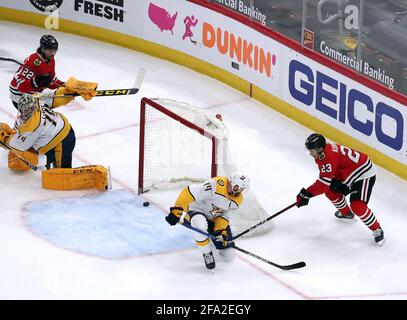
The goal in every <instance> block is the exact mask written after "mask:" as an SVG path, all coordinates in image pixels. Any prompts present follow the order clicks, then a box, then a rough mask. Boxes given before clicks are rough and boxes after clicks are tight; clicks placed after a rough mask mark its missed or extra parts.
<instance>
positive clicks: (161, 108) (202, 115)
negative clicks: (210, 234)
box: [138, 98, 271, 236]
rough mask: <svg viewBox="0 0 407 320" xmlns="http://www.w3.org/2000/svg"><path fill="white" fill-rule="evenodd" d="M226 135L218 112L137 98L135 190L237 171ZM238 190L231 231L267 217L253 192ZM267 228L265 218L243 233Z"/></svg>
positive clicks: (239, 229)
mask: <svg viewBox="0 0 407 320" xmlns="http://www.w3.org/2000/svg"><path fill="white" fill-rule="evenodd" d="M228 138H229V130H228V128H227V127H226V125H225V123H224V122H223V121H222V120H221V116H219V115H212V114H210V113H209V112H207V111H205V110H202V109H199V108H197V107H194V106H192V105H190V104H188V103H185V102H180V101H174V100H169V99H164V98H150V99H148V98H143V99H142V100H141V106H140V144H139V181H138V193H139V194H141V193H144V192H146V191H149V190H152V189H156V190H163V189H169V188H175V187H183V186H186V185H189V184H191V183H199V182H203V181H205V180H207V179H209V178H211V177H215V176H219V175H224V176H228V175H229V174H230V173H232V172H234V171H238V170H237V168H236V166H235V164H234V162H233V159H232V157H231V152H230V150H229V146H228ZM243 196H244V201H243V203H242V205H241V207H240V208H239V209H238V210H236V211H234V212H233V213H232V214H231V215H230V216H231V221H230V224H231V228H232V230H233V232H234V234H237V233H239V232H241V231H243V230H245V229H247V228H249V227H251V226H253V225H254V224H256V223H258V222H260V221H262V220H264V219H266V218H267V217H268V214H267V213H266V211H265V210H264V209H263V208H262V207H261V205H260V204H259V202H258V201H257V199H256V197H255V196H254V194H253V192H251V191H250V190H245V191H244V192H243ZM174 201H175V199H174ZM270 229H271V223H269V222H268V223H266V224H264V225H263V226H261V227H259V228H256V229H255V230H254V231H253V232H249V233H248V234H247V235H248V236H250V235H253V234H258V233H261V232H265V231H268V230H270Z"/></svg>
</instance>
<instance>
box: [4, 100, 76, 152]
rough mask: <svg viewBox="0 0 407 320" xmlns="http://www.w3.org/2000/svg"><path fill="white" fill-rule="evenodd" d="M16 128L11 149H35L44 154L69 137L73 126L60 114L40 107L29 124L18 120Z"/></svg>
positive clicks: (10, 144) (11, 140)
mask: <svg viewBox="0 0 407 320" xmlns="http://www.w3.org/2000/svg"><path fill="white" fill-rule="evenodd" d="M15 128H16V129H17V134H15V135H13V136H12V138H11V139H10V141H9V146H10V147H11V148H13V149H16V150H18V151H26V150H28V149H30V148H34V149H35V150H37V151H39V152H40V153H43V154H44V153H47V152H48V151H49V150H51V149H52V148H54V147H55V146H56V145H57V144H58V143H60V142H61V141H62V140H63V139H64V138H65V137H66V136H67V135H68V133H69V130H70V129H71V125H70V124H69V122H68V120H67V119H66V118H65V117H64V116H63V115H62V114H60V113H59V112H55V111H53V110H51V109H49V108H47V107H44V106H40V107H39V108H37V109H36V110H35V111H34V113H33V114H32V116H31V117H30V119H29V120H28V121H27V122H22V121H20V120H19V119H17V121H16V123H15Z"/></svg>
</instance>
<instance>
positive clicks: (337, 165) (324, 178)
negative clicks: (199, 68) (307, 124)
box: [307, 143, 377, 196]
mask: <svg viewBox="0 0 407 320" xmlns="http://www.w3.org/2000/svg"><path fill="white" fill-rule="evenodd" d="M315 162H316V164H317V165H318V168H319V178H318V179H317V181H315V183H314V184H313V185H311V186H310V187H308V188H307V190H308V191H309V192H311V194H312V195H313V196H316V195H318V194H322V193H324V192H326V191H327V190H328V188H329V185H330V184H331V181H332V179H333V178H335V179H337V180H339V181H341V182H342V183H344V184H346V185H348V186H351V185H352V184H353V183H355V182H356V181H359V180H363V179H367V178H369V177H372V176H374V175H375V174H376V172H377V169H376V166H375V165H374V164H373V162H372V161H371V160H370V158H369V157H368V156H367V155H366V154H364V153H362V152H359V151H355V150H353V149H350V148H348V147H344V146H341V145H339V144H329V143H328V144H327V145H326V146H325V148H324V151H323V154H322V156H321V157H320V158H319V159H317V160H315Z"/></svg>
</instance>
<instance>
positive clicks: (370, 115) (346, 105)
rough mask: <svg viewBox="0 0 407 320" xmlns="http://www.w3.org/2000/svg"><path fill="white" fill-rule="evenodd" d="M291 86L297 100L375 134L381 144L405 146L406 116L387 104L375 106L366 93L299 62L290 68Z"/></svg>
mask: <svg viewBox="0 0 407 320" xmlns="http://www.w3.org/2000/svg"><path fill="white" fill-rule="evenodd" d="M288 87H289V90H290V94H291V96H292V97H293V98H294V99H295V100H297V101H299V102H302V103H303V104H305V105H307V106H314V107H315V109H316V110H318V111H319V112H322V113H323V114H325V115H327V116H329V117H331V118H333V119H336V120H338V121H340V122H342V123H348V124H349V125H350V126H351V127H352V128H353V129H355V130H357V131H359V132H361V133H363V134H364V135H366V136H371V135H372V134H373V133H374V134H375V135H376V138H377V140H378V141H379V142H380V143H382V144H384V145H386V146H388V147H390V148H392V149H394V150H397V151H399V150H400V149H401V148H402V147H403V133H404V118H403V114H402V113H401V112H400V111H399V110H397V109H395V108H393V107H391V106H389V105H387V104H385V103H384V102H381V101H379V102H377V103H374V102H373V99H372V98H371V97H370V96H368V95H367V94H366V93H363V92H361V91H359V90H356V89H353V88H348V86H347V85H346V84H345V83H342V82H340V81H338V80H336V79H335V78H332V77H330V76H328V75H326V74H324V73H322V72H320V71H317V72H316V73H314V71H313V70H312V69H311V68H310V67H309V66H307V65H305V64H303V63H301V62H299V61H297V60H292V61H291V62H290V65H289V80H288ZM324 102H325V103H324ZM326 102H329V105H327V104H326ZM389 131H390V132H389Z"/></svg>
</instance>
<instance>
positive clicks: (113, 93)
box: [38, 68, 146, 98]
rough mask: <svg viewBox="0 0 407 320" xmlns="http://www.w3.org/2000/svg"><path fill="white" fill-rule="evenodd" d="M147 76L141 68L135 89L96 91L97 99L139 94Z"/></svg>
mask: <svg viewBox="0 0 407 320" xmlns="http://www.w3.org/2000/svg"><path fill="white" fill-rule="evenodd" d="M145 74H146V69H144V68H141V69H140V70H139V71H138V72H137V78H136V81H135V82H134V86H133V88H129V89H108V90H96V96H95V97H112V96H125V95H129V94H136V93H137V92H139V90H140V87H141V84H142V83H143V80H144V76H145ZM38 96H39V97H51V98H64V97H77V96H79V94H78V93H73V94H63V95H46V94H45V95H41V94H40V95H38Z"/></svg>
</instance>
